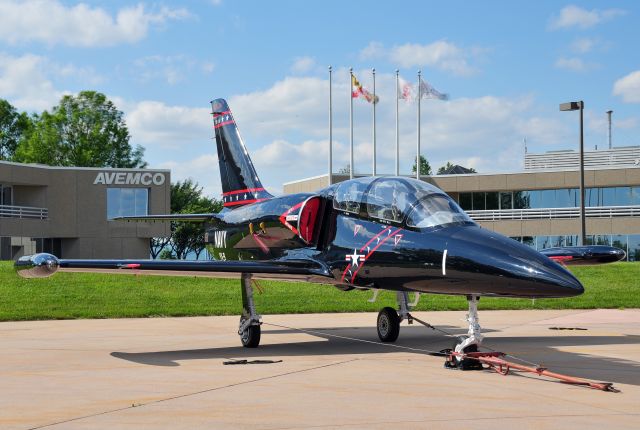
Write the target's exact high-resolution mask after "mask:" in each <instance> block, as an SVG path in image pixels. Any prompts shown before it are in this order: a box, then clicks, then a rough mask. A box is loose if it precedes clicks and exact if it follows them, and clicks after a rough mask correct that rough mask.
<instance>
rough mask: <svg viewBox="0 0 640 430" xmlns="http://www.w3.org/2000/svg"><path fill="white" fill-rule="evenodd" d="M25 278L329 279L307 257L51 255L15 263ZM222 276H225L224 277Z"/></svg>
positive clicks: (329, 276) (22, 259)
mask: <svg viewBox="0 0 640 430" xmlns="http://www.w3.org/2000/svg"><path fill="white" fill-rule="evenodd" d="M15 268H16V270H17V271H18V273H19V274H20V275H21V276H22V277H25V278H44V277H48V276H51V275H53V274H54V273H55V272H56V271H57V270H58V269H60V270H61V271H69V272H108V273H118V274H127V273H128V274H133V273H136V274H150V275H174V276H198V275H199V276H222V277H229V275H239V274H241V273H251V274H257V275H265V276H263V277H265V278H278V279H296V280H298V279H311V278H331V277H332V276H331V273H330V271H329V270H328V269H327V268H326V267H324V266H322V265H321V264H320V263H317V262H313V261H310V260H286V261H187V260H70V259H58V258H56V257H55V256H53V255H51V254H46V253H42V254H35V255H29V256H24V257H21V258H20V259H18V260H17V261H16V263H15ZM225 275H226V276H225Z"/></svg>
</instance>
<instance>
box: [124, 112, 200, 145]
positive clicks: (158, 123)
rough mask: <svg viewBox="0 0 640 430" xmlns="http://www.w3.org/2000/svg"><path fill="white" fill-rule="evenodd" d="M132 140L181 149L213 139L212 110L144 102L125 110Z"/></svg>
mask: <svg viewBox="0 0 640 430" xmlns="http://www.w3.org/2000/svg"><path fill="white" fill-rule="evenodd" d="M126 121H127V125H128V127H129V132H130V133H131V137H132V139H133V140H134V141H135V143H136V144H141V145H143V146H146V147H160V148H165V149H166V148H171V149H173V150H179V149H180V148H182V147H183V145H184V143H185V142H188V141H191V140H198V139H201V140H203V141H207V139H210V138H211V130H212V126H211V110H210V109H209V108H206V107H202V108H200V107H195V108H193V107H186V106H168V105H166V104H164V103H162V102H158V101H142V102H139V103H135V104H134V105H132V106H129V107H127V108H126Z"/></svg>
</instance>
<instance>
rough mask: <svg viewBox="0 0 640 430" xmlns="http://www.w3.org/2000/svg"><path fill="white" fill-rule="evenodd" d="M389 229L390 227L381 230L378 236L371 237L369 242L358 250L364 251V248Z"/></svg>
mask: <svg viewBox="0 0 640 430" xmlns="http://www.w3.org/2000/svg"><path fill="white" fill-rule="evenodd" d="M389 229H391V226H388V227H387V228H385V229H384V230H382V231H381V232H380V233H378V234H376V235H375V236H373V237H372V238H371V239H370V240H369V242H367V243H365V244H364V246H363V247H362V248H360V251H364V250H365V248H366V247H367V246H369V245H370V244H371V242H373V241H374V240H376V239H377V238H378V237H380V235H381V234H382V233H384V232H385V231H387V230H389Z"/></svg>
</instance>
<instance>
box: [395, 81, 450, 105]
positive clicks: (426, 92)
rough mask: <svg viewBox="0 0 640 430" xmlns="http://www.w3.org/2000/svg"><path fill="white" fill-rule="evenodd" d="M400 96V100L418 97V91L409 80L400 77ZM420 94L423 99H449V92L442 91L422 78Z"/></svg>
mask: <svg viewBox="0 0 640 430" xmlns="http://www.w3.org/2000/svg"><path fill="white" fill-rule="evenodd" d="M399 84H400V85H399V88H398V98H399V99H400V100H406V101H412V100H416V99H417V98H418V95H417V91H416V90H415V88H414V87H413V85H411V84H410V83H409V82H407V81H405V80H404V79H402V78H400V79H399ZM420 96H421V97H422V98H423V99H438V100H449V94H444V93H441V92H440V91H438V90H436V89H435V88H433V87H432V86H431V85H430V84H429V83H428V82H425V81H423V80H422V78H420Z"/></svg>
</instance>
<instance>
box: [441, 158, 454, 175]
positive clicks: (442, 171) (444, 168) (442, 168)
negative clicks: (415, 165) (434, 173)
mask: <svg viewBox="0 0 640 430" xmlns="http://www.w3.org/2000/svg"><path fill="white" fill-rule="evenodd" d="M453 166H454V164H451V162H449V161H447V164H445V165H444V166H442V167H440V168H439V169H438V175H444V173H445V172H446V171H447V170H449V169H451V168H452V167H453Z"/></svg>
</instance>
